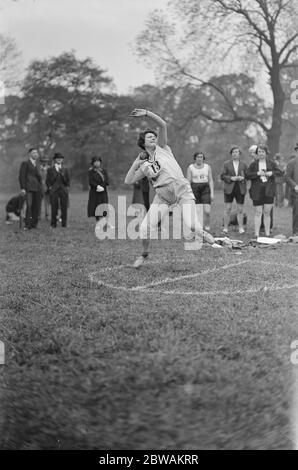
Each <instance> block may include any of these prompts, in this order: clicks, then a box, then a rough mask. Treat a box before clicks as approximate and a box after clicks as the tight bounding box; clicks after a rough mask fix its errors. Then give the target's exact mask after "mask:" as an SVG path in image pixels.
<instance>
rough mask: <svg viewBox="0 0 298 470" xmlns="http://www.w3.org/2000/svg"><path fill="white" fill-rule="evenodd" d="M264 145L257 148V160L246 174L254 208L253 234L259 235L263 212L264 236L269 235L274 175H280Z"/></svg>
mask: <svg viewBox="0 0 298 470" xmlns="http://www.w3.org/2000/svg"><path fill="white" fill-rule="evenodd" d="M268 154H269V151H268V148H267V146H266V145H259V146H258V148H257V160H255V161H253V162H252V163H251V164H250V166H249V168H248V170H247V172H246V176H247V178H248V179H250V180H251V189H250V197H251V198H252V200H253V205H254V208H255V216H254V222H255V236H256V237H257V238H258V237H259V235H260V227H261V219H262V214H263V213H264V226H265V236H266V237H270V212H271V209H272V206H273V201H274V195H275V177H276V176H279V175H282V172H281V170H280V169H279V168H278V167H277V165H276V163H275V162H273V161H272V160H269V158H268Z"/></svg>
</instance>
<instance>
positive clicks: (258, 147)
mask: <svg viewBox="0 0 298 470" xmlns="http://www.w3.org/2000/svg"><path fill="white" fill-rule="evenodd" d="M259 149H261V150H265V152H266V155H269V149H268V147H267V145H264V144H261V145H258V146H257V148H256V154H257V155H258V151H259Z"/></svg>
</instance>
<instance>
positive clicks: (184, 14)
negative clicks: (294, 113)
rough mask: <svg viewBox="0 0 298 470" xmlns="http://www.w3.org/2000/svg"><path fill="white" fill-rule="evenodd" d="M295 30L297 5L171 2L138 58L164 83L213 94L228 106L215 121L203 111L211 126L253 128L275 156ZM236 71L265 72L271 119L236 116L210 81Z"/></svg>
mask: <svg viewBox="0 0 298 470" xmlns="http://www.w3.org/2000/svg"><path fill="white" fill-rule="evenodd" d="M297 25H298V5H297V1H296V0H179V1H178V0H171V1H170V2H169V5H168V10H167V14H166V15H165V14H164V13H162V12H160V11H155V12H153V14H152V15H151V16H150V18H149V19H148V21H147V24H146V29H145V31H143V32H142V33H140V34H139V36H138V38H137V42H136V52H137V54H138V55H139V56H141V57H143V58H145V61H147V63H148V64H149V65H150V66H152V65H154V66H156V67H157V69H158V73H159V77H160V78H162V79H163V80H167V81H168V82H174V83H175V82H176V83H177V82H178V83H179V85H180V86H181V83H183V82H185V83H189V82H191V83H197V84H198V87H200V88H201V87H205V88H208V87H211V88H212V89H213V90H216V91H217V93H218V96H219V97H220V99H221V100H222V99H224V100H225V102H226V113H225V115H224V116H214V115H212V114H210V113H208V110H206V109H205V110H203V109H201V110H200V113H201V114H202V115H203V114H205V117H206V119H209V120H211V121H217V122H218V120H222V122H237V121H243V120H247V121H250V122H252V123H255V124H257V125H258V126H260V127H261V128H262V130H263V132H265V134H266V136H267V141H268V145H269V148H270V150H271V152H272V153H275V152H277V151H278V150H279V142H280V137H281V133H282V116H283V110H284V104H285V100H286V94H285V90H284V89H283V79H282V78H283V71H284V70H285V69H287V68H289V67H294V66H296V64H297V62H298V60H297V49H298V30H297ZM236 70H238V71H242V72H244V73H247V74H249V75H250V76H254V77H255V78H256V79H258V78H259V77H260V76H262V73H263V72H264V71H266V73H267V76H268V80H267V86H268V90H269V93H268V92H267V94H268V95H269V98H270V102H271V103H270V108H271V116H270V119H268V120H266V121H264V120H263V119H262V115H261V116H258V113H254V114H253V115H251V114H248V115H241V114H239V113H238V111H237V109H236V106H235V102H234V100H233V99H231V97H230V96H228V95H227V94H226V92H225V90H224V89H223V88H222V87H218V86H217V85H216V81H215V80H214V79H213V78H212V77H215V76H216V75H217V76H218V75H221V74H225V73H227V71H236ZM263 90H264V87H263ZM263 93H264V91H263ZM259 94H260V92H259ZM265 94H266V91H265Z"/></svg>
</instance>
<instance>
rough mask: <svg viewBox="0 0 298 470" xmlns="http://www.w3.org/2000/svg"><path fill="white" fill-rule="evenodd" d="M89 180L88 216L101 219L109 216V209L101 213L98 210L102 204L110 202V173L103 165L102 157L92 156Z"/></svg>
mask: <svg viewBox="0 0 298 470" xmlns="http://www.w3.org/2000/svg"><path fill="white" fill-rule="evenodd" d="M88 180H89V186H90V189H89V198H88V207H87V214H88V217H95V219H96V220H99V219H100V218H101V217H106V216H107V211H105V210H103V211H102V213H101V214H99V212H97V211H96V209H97V207H98V206H100V205H101V204H108V202H109V201H108V192H107V186H108V185H109V178H108V174H107V172H106V171H105V169H104V168H103V167H102V159H101V158H100V157H92V159H91V167H90V168H89V171H88Z"/></svg>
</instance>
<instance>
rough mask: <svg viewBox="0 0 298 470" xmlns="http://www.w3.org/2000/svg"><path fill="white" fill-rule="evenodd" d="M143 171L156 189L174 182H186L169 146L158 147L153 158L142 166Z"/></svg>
mask: <svg viewBox="0 0 298 470" xmlns="http://www.w3.org/2000/svg"><path fill="white" fill-rule="evenodd" d="M141 170H142V172H143V174H144V176H147V178H148V179H149V180H150V181H151V183H152V185H153V187H154V188H158V187H159V186H165V185H167V184H169V183H171V182H172V181H177V180H186V178H185V177H184V175H183V172H182V170H181V168H180V166H179V165H178V162H177V160H176V159H175V157H174V155H173V154H172V151H171V149H170V147H169V146H168V145H167V146H166V147H165V148H162V147H160V146H159V145H157V146H156V149H155V154H154V156H153V158H152V157H150V159H149V160H145V161H144V163H142V165H141ZM186 181H187V180H186Z"/></svg>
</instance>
